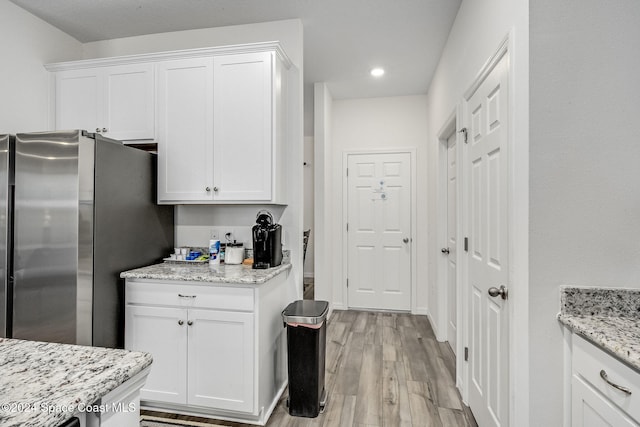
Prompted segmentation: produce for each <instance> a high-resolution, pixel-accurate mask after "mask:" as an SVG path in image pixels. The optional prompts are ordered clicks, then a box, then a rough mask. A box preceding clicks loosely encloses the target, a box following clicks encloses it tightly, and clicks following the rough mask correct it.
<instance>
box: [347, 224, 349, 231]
mask: <svg viewBox="0 0 640 427" xmlns="http://www.w3.org/2000/svg"><path fill="white" fill-rule="evenodd" d="M347 231H349V223H347Z"/></svg>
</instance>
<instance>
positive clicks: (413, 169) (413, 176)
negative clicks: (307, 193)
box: [340, 147, 426, 314]
mask: <svg viewBox="0 0 640 427" xmlns="http://www.w3.org/2000/svg"><path fill="white" fill-rule="evenodd" d="M401 153H408V154H409V158H410V164H411V176H410V178H409V179H410V182H411V197H410V201H411V208H410V209H411V238H410V242H409V244H410V245H411V258H410V260H411V271H410V273H411V313H412V314H426V313H418V312H417V287H416V275H417V264H416V259H417V258H416V247H417V244H416V243H417V241H416V235H417V232H416V231H417V230H416V228H417V198H416V149H415V148H413V147H408V148H370V149H358V150H344V151H343V152H342V224H341V225H340V227H341V228H340V229H341V230H342V233H341V238H342V253H343V254H344V256H343V257H342V260H341V267H340V269H341V277H342V287H341V288H342V301H344V306H345V309H347V308H348V307H349V292H348V290H347V271H348V268H347V267H348V265H347V261H348V257H347V254H348V247H347V246H348V245H347V243H348V239H347V233H346V229H347V217H348V200H347V195H348V184H347V173H346V171H347V165H348V158H349V156H350V155H354V154H356V155H357V154H401Z"/></svg>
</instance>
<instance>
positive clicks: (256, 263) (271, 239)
mask: <svg viewBox="0 0 640 427" xmlns="http://www.w3.org/2000/svg"><path fill="white" fill-rule="evenodd" d="M252 235H253V268H255V269H264V268H271V267H277V266H279V265H280V264H282V226H281V225H280V224H275V223H274V222H273V215H271V213H270V212H269V211H265V210H262V211H259V212H258V214H257V215H256V225H254V226H253V228H252Z"/></svg>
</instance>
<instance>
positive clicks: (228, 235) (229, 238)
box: [223, 228, 236, 243]
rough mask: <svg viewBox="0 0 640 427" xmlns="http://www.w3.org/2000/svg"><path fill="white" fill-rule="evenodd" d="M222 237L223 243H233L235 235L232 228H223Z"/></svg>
mask: <svg viewBox="0 0 640 427" xmlns="http://www.w3.org/2000/svg"><path fill="white" fill-rule="evenodd" d="M223 237H224V242H225V243H233V241H234V240H236V235H235V232H234V231H233V229H232V228H227V229H225V232H224V236H223Z"/></svg>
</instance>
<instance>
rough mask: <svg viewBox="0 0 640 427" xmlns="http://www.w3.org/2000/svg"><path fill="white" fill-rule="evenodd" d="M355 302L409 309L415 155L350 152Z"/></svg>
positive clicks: (351, 300) (350, 272) (351, 299)
mask: <svg viewBox="0 0 640 427" xmlns="http://www.w3.org/2000/svg"><path fill="white" fill-rule="evenodd" d="M347 157H348V161H347V165H348V166H347V167H348V170H347V174H346V179H347V226H348V229H347V236H348V237H347V256H348V259H347V280H348V284H347V285H348V306H349V307H351V308H367V309H383V310H410V309H411V246H412V239H411V155H410V154H409V153H393V154H386V153H380V154H350V155H348V156H347Z"/></svg>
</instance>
